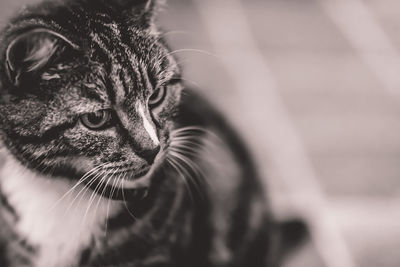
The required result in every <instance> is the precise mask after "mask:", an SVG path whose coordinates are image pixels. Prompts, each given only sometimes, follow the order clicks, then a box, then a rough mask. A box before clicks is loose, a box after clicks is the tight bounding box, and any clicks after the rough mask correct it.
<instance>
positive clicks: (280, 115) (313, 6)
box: [0, 0, 400, 267]
mask: <svg viewBox="0 0 400 267" xmlns="http://www.w3.org/2000/svg"><path fill="white" fill-rule="evenodd" d="M32 2H37V0H1V2H0V23H1V25H4V24H5V23H6V19H7V18H9V17H10V15H11V14H13V13H14V11H15V10H16V9H17V7H20V6H21V5H22V4H24V3H32ZM399 12H400V2H399V1H397V0H168V5H167V7H166V8H165V11H164V12H163V13H162V14H161V16H160V19H159V22H160V24H161V25H162V26H163V28H164V30H165V32H166V34H165V37H166V38H167V39H168V40H169V41H170V44H171V47H172V48H173V49H174V50H175V52H174V54H175V55H176V56H177V57H178V58H179V62H180V63H181V64H182V66H184V70H185V71H184V72H185V79H186V82H187V84H188V85H190V86H192V87H194V88H197V90H200V91H202V92H203V93H204V94H205V95H206V96H207V97H208V98H209V99H210V100H211V101H212V102H213V103H215V105H216V106H217V107H218V108H219V109H220V110H221V111H223V112H224V113H225V114H226V116H227V118H228V120H230V121H231V122H232V123H233V124H234V125H235V126H236V128H237V129H238V130H239V132H240V133H241V134H242V136H243V137H244V138H245V140H246V142H247V143H248V145H249V146H250V147H251V148H252V151H253V153H254V155H255V157H256V160H257V164H258V166H259V167H260V171H261V173H262V175H263V177H265V186H266V188H267V190H268V192H269V197H270V200H271V203H272V204H271V206H272V208H273V211H274V213H275V216H276V217H277V218H279V219H285V218H289V217H302V218H304V219H305V220H307V222H308V223H309V225H310V228H311V239H310V241H309V242H308V243H307V244H305V245H304V246H303V247H302V248H301V249H300V250H299V251H297V252H296V254H295V255H293V256H292V257H291V258H289V259H288V260H287V262H286V266H287V267H318V266H321V267H322V266H324V267H356V266H363V267H364V266H365V267H377V266H379V267H398V266H400V254H399V253H398V251H399V249H400V138H399V129H400V127H399V125H400V124H399V123H400V53H399V51H400V50H399V49H400V34H398V33H399V32H400V16H399ZM398 124H399V125H398Z"/></svg>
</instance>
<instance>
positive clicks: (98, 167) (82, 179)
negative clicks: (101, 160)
mask: <svg viewBox="0 0 400 267" xmlns="http://www.w3.org/2000/svg"><path fill="white" fill-rule="evenodd" d="M102 165H103V164H102ZM102 165H99V166H96V167H94V168H92V169H90V170H89V171H87V172H86V173H85V174H84V175H83V176H82V177H81V178H80V179H79V180H78V182H76V184H75V185H74V186H73V187H72V188H71V189H69V190H68V191H67V192H66V193H65V194H64V195H62V196H61V198H59V199H58V200H57V201H56V202H55V203H54V205H53V206H52V207H51V208H50V209H49V211H48V212H51V211H52V210H53V209H54V208H55V207H56V206H57V205H58V204H59V203H60V202H61V201H62V200H63V199H64V198H66V197H67V196H68V195H69V194H71V193H72V191H74V190H75V189H76V188H77V187H78V186H79V185H80V184H82V183H83V182H84V181H85V180H87V179H89V177H90V176H91V175H92V173H94V172H95V171H97V170H98V169H100V168H101V167H102Z"/></svg>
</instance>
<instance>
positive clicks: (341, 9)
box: [318, 0, 400, 98]
mask: <svg viewBox="0 0 400 267" xmlns="http://www.w3.org/2000/svg"><path fill="white" fill-rule="evenodd" d="M318 2H319V4H320V5H321V6H322V7H323V9H324V10H325V12H326V13H327V14H328V15H329V17H330V18H331V19H332V21H333V22H334V23H335V24H336V25H337V27H338V28H339V30H340V31H341V32H342V34H343V35H344V36H345V37H346V38H347V40H348V41H349V42H350V44H351V45H352V46H353V47H354V48H355V50H356V52H357V53H358V55H359V57H360V58H361V59H362V60H363V61H364V63H365V64H366V65H367V66H368V67H369V68H370V70H371V71H372V72H373V73H374V75H375V76H376V78H378V79H379V81H380V83H381V84H382V85H383V88H384V89H385V90H386V91H387V92H388V93H389V94H391V95H394V96H395V97H398V98H400V75H399V73H400V53H399V51H398V49H397V48H396V46H395V45H394V43H393V42H392V41H391V39H390V38H389V36H388V35H387V34H386V32H385V31H384V29H383V28H382V26H381V25H380V24H379V22H378V21H377V20H376V18H375V16H374V14H373V13H372V12H371V10H370V9H369V8H368V6H367V5H366V4H365V3H364V2H363V1H360V0H336V1H327V0H318Z"/></svg>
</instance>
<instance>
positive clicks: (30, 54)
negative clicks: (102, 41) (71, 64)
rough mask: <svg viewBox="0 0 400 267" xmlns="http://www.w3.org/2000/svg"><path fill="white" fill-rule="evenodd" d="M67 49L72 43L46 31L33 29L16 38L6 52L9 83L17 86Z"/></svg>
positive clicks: (52, 32) (59, 35)
mask: <svg viewBox="0 0 400 267" xmlns="http://www.w3.org/2000/svg"><path fill="white" fill-rule="evenodd" d="M68 47H74V45H73V43H72V42H70V41H69V40H68V39H67V38H65V37H64V36H62V35H61V34H58V33H56V32H54V31H51V30H48V29H34V30H30V31H28V32H25V33H22V34H20V35H18V36H16V37H15V38H14V39H13V40H12V41H11V43H10V44H9V46H8V48H7V51H6V68H7V72H8V76H9V78H10V81H11V82H12V83H13V84H14V85H16V86H19V85H20V84H21V83H22V82H23V80H24V79H29V78H32V77H34V76H35V75H36V74H37V73H38V72H40V71H41V70H43V69H44V68H45V67H46V66H48V64H50V63H51V62H54V60H56V59H57V58H58V57H61V55H62V54H63V52H64V51H65V49H66V48H68Z"/></svg>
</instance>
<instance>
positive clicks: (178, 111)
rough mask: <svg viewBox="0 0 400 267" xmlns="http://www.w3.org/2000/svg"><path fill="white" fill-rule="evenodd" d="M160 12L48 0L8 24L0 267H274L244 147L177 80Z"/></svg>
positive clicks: (272, 234)
mask: <svg viewBox="0 0 400 267" xmlns="http://www.w3.org/2000/svg"><path fill="white" fill-rule="evenodd" d="M157 8H158V3H157V2H156V1H154V0H148V1H143V0H142V1H139V0H109V1H106V0H69V1H48V2H45V3H42V4H40V5H38V6H33V7H28V8H25V9H24V10H23V11H22V12H21V13H20V14H19V15H18V16H16V17H15V18H14V19H13V20H12V21H11V22H10V23H9V25H8V26H7V27H6V28H5V30H4V31H3V33H2V39H1V47H0V53H1V54H0V56H1V57H0V58H1V60H0V62H1V64H0V78H1V85H0V86H1V87H0V93H1V102H0V127H1V128H0V129H1V131H0V133H1V141H2V154H3V156H4V157H5V162H3V167H2V169H1V172H0V196H1V204H0V224H1V228H0V265H1V266H10V267H11V266H13V267H14V266H18V267H20V266H27V267H28V266H29V267H73V266H96V267H101V266H125V267H128V266H131V267H140V266H152V267H155V266H158V267H160V266H164V267H167V266H169V267H184V266H185V267H187V266H191V267H195V266H198V267H227V266H252V267H261V266H276V263H275V258H276V257H275V255H277V254H280V253H279V252H278V251H277V250H275V248H276V247H277V246H276V244H277V243H279V242H278V234H277V233H278V232H279V231H278V230H279V227H278V226H277V225H276V224H275V223H274V222H273V220H272V219H271V216H270V214H269V211H268V207H267V203H266V197H265V192H264V191H263V189H262V186H261V183H260V181H259V178H258V176H257V173H256V171H255V168H254V166H253V164H252V161H251V158H250V155H249V154H248V152H247V151H246V149H245V147H244V146H243V144H242V142H241V141H240V139H239V138H238V136H237V135H236V134H235V133H234V131H233V130H232V129H231V128H230V127H229V125H228V124H227V123H226V122H225V120H224V119H223V118H222V117H221V116H220V115H219V114H218V112H216V111H215V110H214V109H213V108H212V107H211V106H209V105H208V104H207V102H206V101H205V100H204V99H203V98H201V97H199V96H198V95H196V94H195V93H193V92H192V91H190V90H189V89H188V88H186V87H184V84H183V83H182V82H181V80H180V70H179V67H178V65H177V63H176V61H175V59H174V58H173V57H172V56H171V54H170V51H169V49H168V47H167V46H166V44H165V43H164V41H163V39H162V33H160V32H159V31H158V29H157V28H156V26H155V25H154V21H153V20H154V13H155V10H157Z"/></svg>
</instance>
